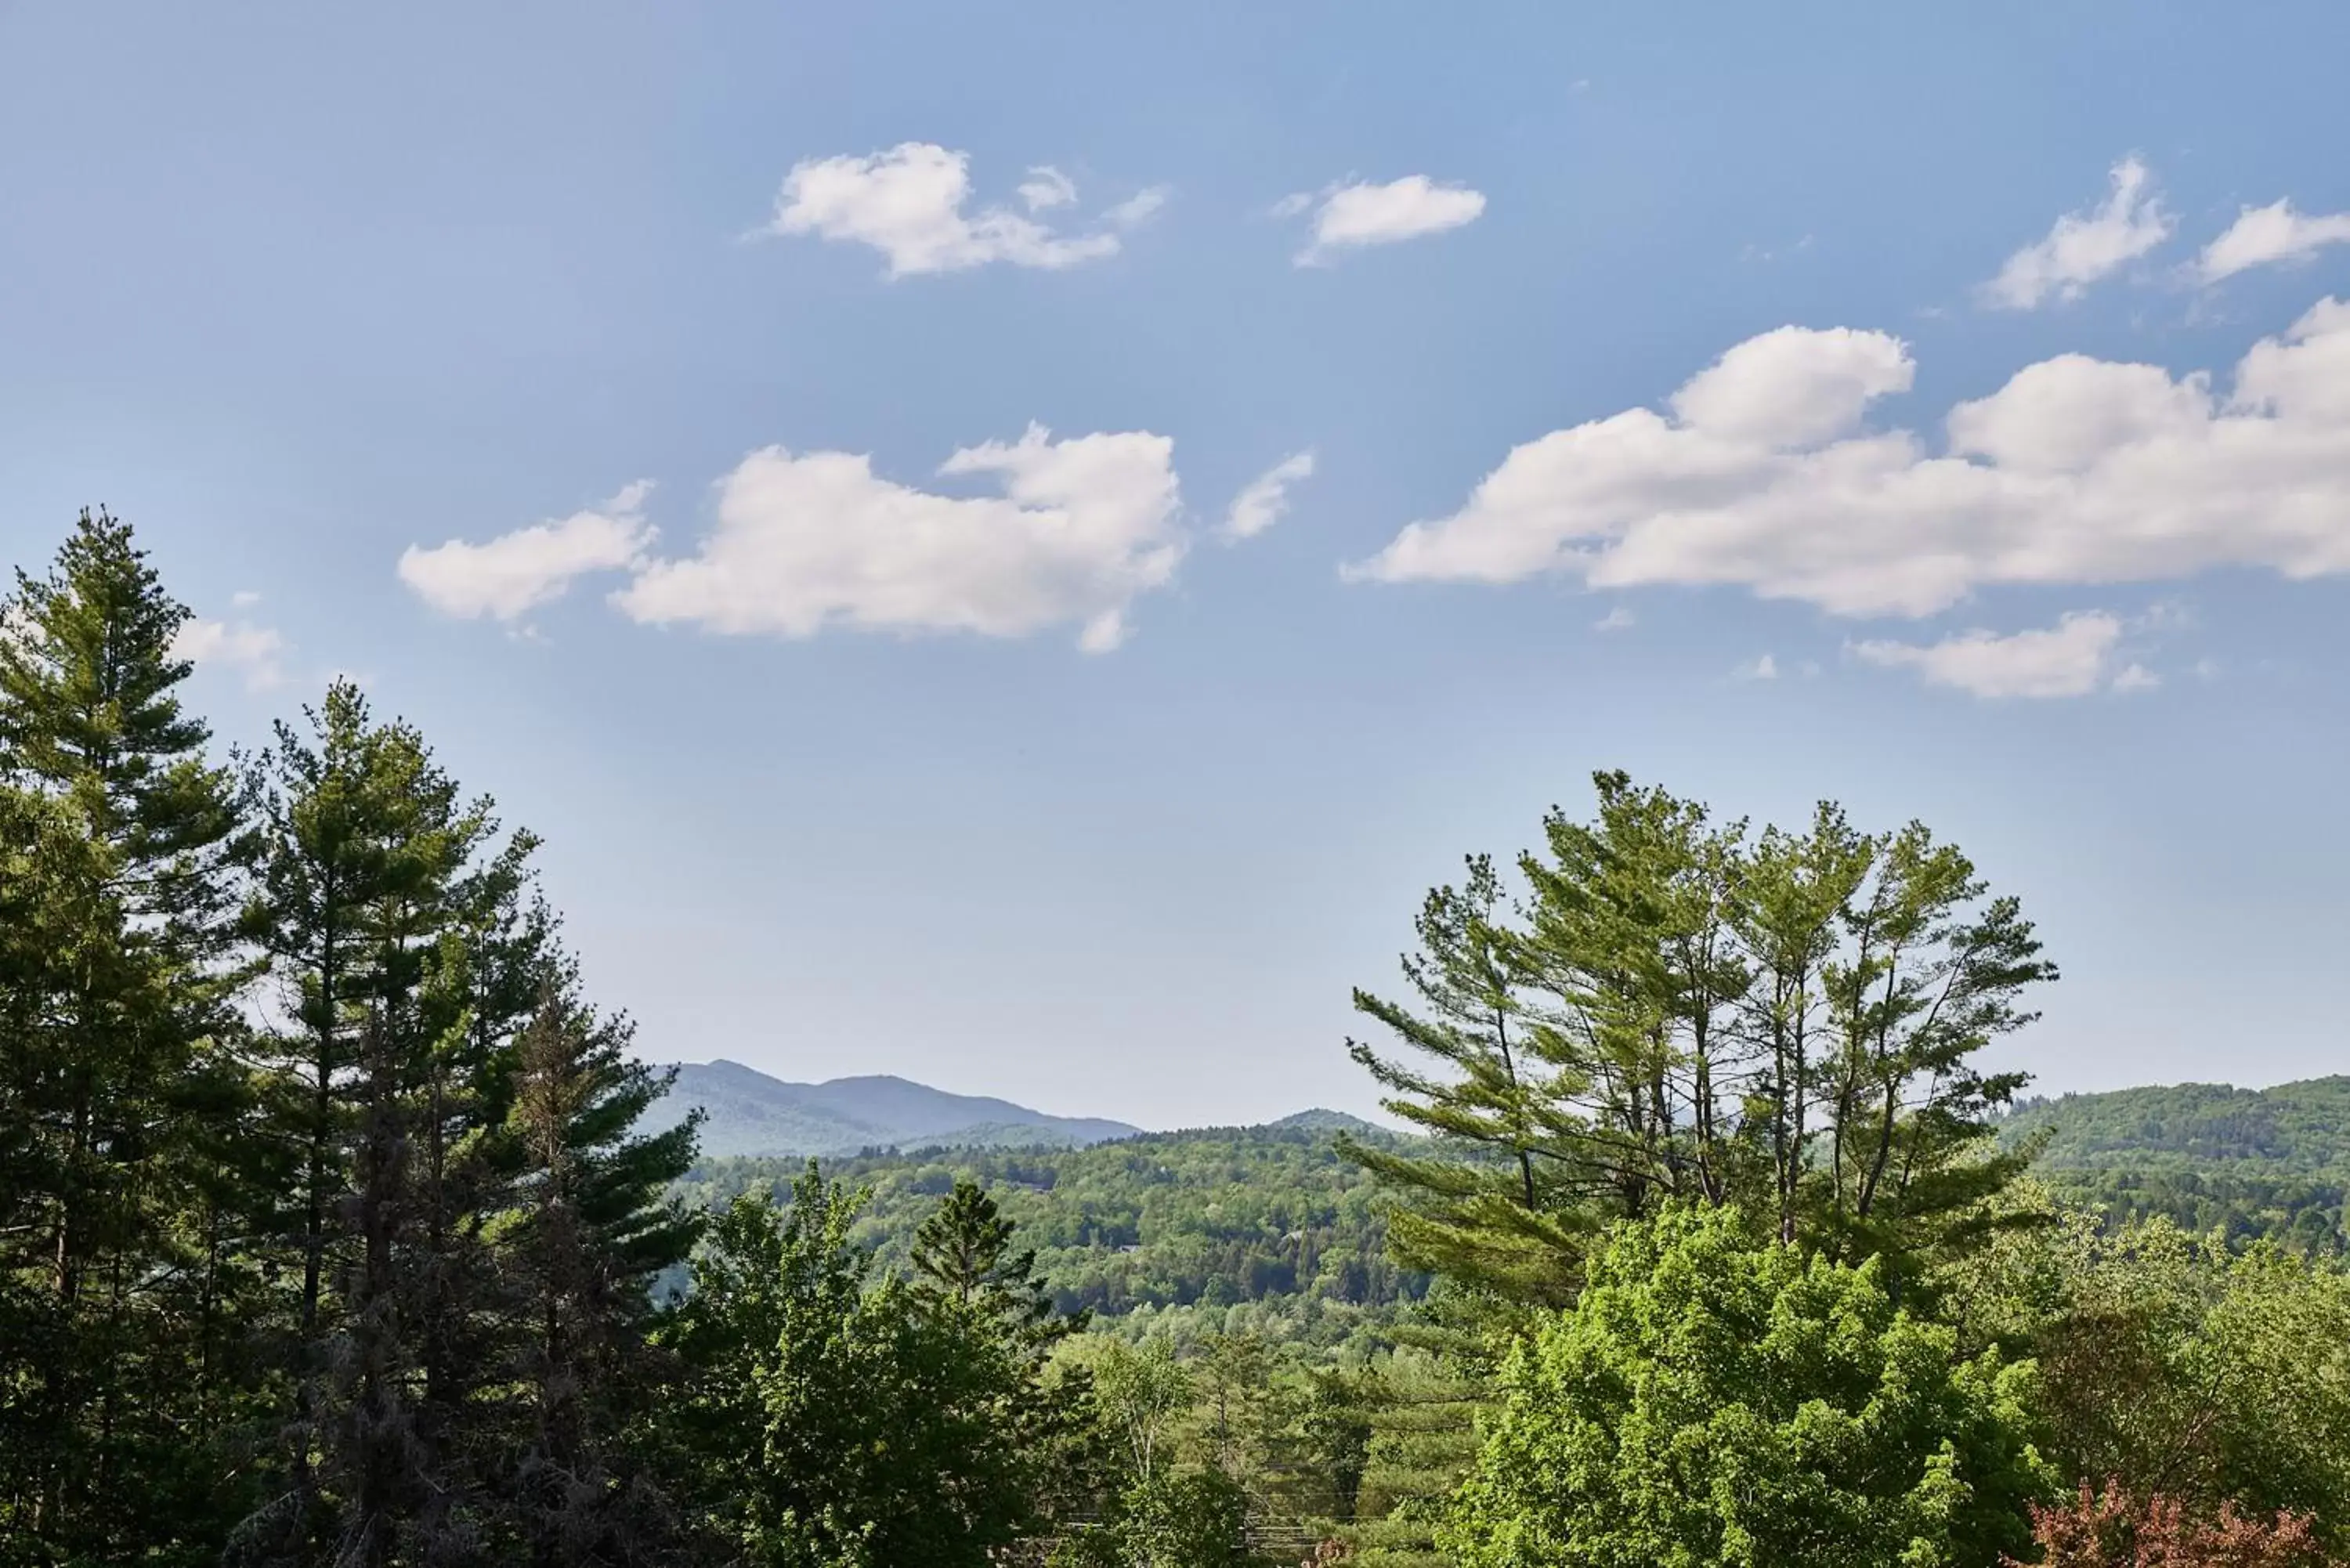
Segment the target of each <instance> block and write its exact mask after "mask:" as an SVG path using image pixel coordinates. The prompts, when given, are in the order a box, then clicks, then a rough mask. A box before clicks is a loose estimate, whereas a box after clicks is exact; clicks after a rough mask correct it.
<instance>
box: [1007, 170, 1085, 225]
mask: <svg viewBox="0 0 2350 1568" xmlns="http://www.w3.org/2000/svg"><path fill="white" fill-rule="evenodd" d="M1076 199H1077V186H1076V181H1074V180H1071V179H1070V178H1069V177H1068V176H1067V175H1066V174H1064V173H1062V172H1061V171H1059V170H1058V169H1055V168H1054V167H1053V166H1052V165H1051V164H1049V163H1039V164H1037V165H1036V166H1035V168H1034V169H1031V170H1029V171H1028V178H1026V179H1025V180H1023V181H1022V182H1020V200H1021V201H1023V202H1026V203H1027V206H1028V210H1029V211H1030V212H1032V213H1041V212H1043V211H1044V210H1045V208H1047V207H1066V206H1067V205H1068V204H1069V203H1070V202H1075V201H1076Z"/></svg>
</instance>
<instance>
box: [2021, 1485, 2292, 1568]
mask: <svg viewBox="0 0 2350 1568" xmlns="http://www.w3.org/2000/svg"><path fill="white" fill-rule="evenodd" d="M2032 1539H2033V1545H2035V1546H2036V1547H2038V1548H2039V1552H2038V1556H2037V1558H2036V1561H2037V1563H2039V1564H2040V1565H2041V1568H2327V1564H2328V1563H2331V1562H2332V1561H2333V1559H2331V1558H2329V1557H2328V1556H2327V1555H2326V1554H2325V1552H2324V1549H2323V1548H2322V1547H2321V1546H2320V1545H2319V1544H2318V1542H2317V1537H2316V1533H2315V1532H2314V1531H2313V1530H2311V1528H2310V1524H2309V1521H2308V1520H2307V1519H2306V1518H2303V1517H2302V1516H2299V1515H2295V1514H2290V1513H2283V1514H2278V1515H2276V1516H2275V1517H2274V1518H2272V1519H2260V1518H2247V1517H2245V1516H2244V1515H2241V1514H2239V1513H2238V1512H2236V1511H2235V1509H2234V1507H2233V1505H2231V1504H2224V1503H2223V1504H2221V1505H2220V1513H2219V1517H2218V1518H2216V1519H2214V1520H2210V1521H2203V1520H2199V1519H2196V1518H2194V1517H2193V1516H2191V1515H2190V1514H2189V1511H2188V1510H2187V1509H2186V1508H2185V1507H2184V1506H2183V1505H2182V1504H2180V1503H2179V1502H2178V1500H2176V1499H2174V1498H2165V1497H2161V1496H2155V1497H2148V1498H2144V1499H2140V1498H2138V1497H2136V1496H2133V1495H2132V1494H2131V1493H2130V1492H2129V1490H2127V1489H2126V1488H2123V1487H2119V1486H2109V1487H2107V1488H2106V1489H2104V1490H2102V1491H2101V1490H2098V1489H2096V1488H2094V1487H2092V1486H2090V1485H2089V1483H2087V1482H2086V1481H2084V1482H2082V1483H2081V1489H2080V1492H2079V1495H2078V1496H2077V1497H2076V1498H2074V1499H2073V1500H2071V1501H2067V1502H2065V1503H2064V1505H2062V1506H2061V1507H2059V1506H2035V1507H2034V1508H2033V1511H2032ZM2002 1563H2004V1564H2005V1568H2023V1565H2022V1563H2018V1562H2017V1561H2016V1559H2014V1558H2012V1557H2010V1558H2003V1559H2002Z"/></svg>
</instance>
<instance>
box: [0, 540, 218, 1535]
mask: <svg viewBox="0 0 2350 1568" xmlns="http://www.w3.org/2000/svg"><path fill="white" fill-rule="evenodd" d="M187 620H188V611H187V609H186V608H185V607H183V606H182V605H180V604H179V603H178V602H177V601H175V600H173V599H172V597H170V595H169V594H167V593H166V592H165V591H164V590H163V587H162V586H161V582H160V580H159V579H158V577H157V575H156V573H155V571H154V569H153V567H152V566H151V565H150V564H149V563H148V560H147V557H146V556H145V555H144V553H143V552H142V551H140V549H139V548H138V546H137V545H136V543H135V541H134V539H133V537H132V535H131V531H130V527H129V525H128V524H123V523H121V522H120V521H119V520H117V519H115V518H113V517H111V516H109V515H108V514H105V513H103V512H100V513H96V514H91V513H84V514H82V515H81V517H80V519H79V520H78V523H77V524H76V525H75V528H74V531H73V533H72V535H70V536H69V537H68V539H67V541H66V543H65V545H64V546H63V547H62V548H61V549H60V550H59V551H58V554H57V561H56V563H55V565H54V566H53V567H52V568H51V569H50V571H49V572H48V573H47V575H46V576H40V577H35V576H30V575H28V574H26V573H25V572H22V571H19V572H18V573H17V576H16V592H15V594H14V596H13V597H12V598H11V599H10V600H9V601H8V603H7V604H6V605H5V608H0V627H5V629H0V777H5V783H6V785H7V787H8V788H9V789H10V790H11V791H13V792H15V795H16V801H15V805H13V806H12V808H11V809H10V811H9V815H10V817H11V818H12V826H13V827H14V829H15V831H16V847H17V848H18V849H19V850H20V851H21V852H24V853H26V856H27V858H26V859H25V860H23V861H22V862H20V863H19V865H17V866H12V867H11V868H10V869H11V871H12V872H18V871H20V870H21V872H22V873H23V874H26V875H30V876H31V877H33V878H34V881H33V882H32V883H31V884H30V885H27V886H26V887H25V888H23V889H22V892H23V894H24V895H26V896H28V901H31V902H36V903H37V904H38V906H39V908H38V909H36V910H34V911H31V918H32V919H35V920H36V922H37V923H38V925H39V926H40V927H43V928H46V931H47V935H46V936H45V937H44V939H43V940H45V942H46V943H47V956H46V957H45V958H43V959H40V960H39V961H36V962H35V963H34V964H33V965H32V966H31V967H30V968H19V969H17V971H16V973H15V974H14V975H13V976H12V977H11V981H12V984H13V985H15V986H16V987H22V988H26V989H20V990H18V991H17V993H16V995H15V996H14V997H13V998H12V999H11V1003H10V1006H9V1012H11V1013H12V1014H13V1015H14V1021H15V1023H16V1028H14V1029H12V1030H11V1032H10V1038H9V1040H8V1041H7V1043H6V1044H5V1046H0V1049H5V1050H6V1051H7V1053H8V1055H9V1058H10V1060H9V1063H8V1065H7V1066H6V1068H5V1073H6V1082H7V1089H8V1093H9V1097H10V1100H11V1102H12V1105H13V1107H14V1113H13V1115H12V1116H11V1117H10V1118H9V1119H10V1120H11V1121H12V1122H14V1124H15V1131H14V1136H13V1139H12V1141H14V1142H16V1144H17V1145H18V1146H19V1147H17V1148H16V1150H15V1151H14V1158H12V1159H11V1160H10V1163H11V1164H12V1165H15V1166H16V1168H17V1170H18V1172H19V1173H20V1174H19V1179H20V1180H22V1181H24V1182H26V1185H24V1186H21V1187H20V1188H19V1189H18V1191H17V1192H16V1195H15V1197H14V1199H12V1202H11V1206H12V1207H14V1208H15V1209H16V1210H18V1212H19V1214H20V1215H21V1216H22V1220H21V1228H20V1229H17V1230H16V1235H18V1236H20V1237H27V1238H29V1239H30V1241H31V1246H30V1247H29V1248H27V1247H23V1246H12V1247H11V1248H10V1249H9V1254H8V1256H7V1258H6V1265H7V1270H8V1273H9V1275H10V1277H11V1286H10V1288H11V1290H12V1291H14V1292H16V1293H19V1294H21V1293H22V1292H23V1291H25V1290H26V1289H27V1288H32V1289H36V1290H37V1291H39V1292H40V1293H42V1294H44V1295H45V1296H46V1298H47V1299H46V1302H45V1303H44V1307H43V1310H42V1312H41V1314H39V1323H38V1327H37V1331H36V1333H35V1334H33V1335H32V1336H30V1337H28V1338H26V1339H25V1340H23V1341H20V1342H16V1345H14V1346H12V1348H16V1349H18V1350H19V1352H20V1354H26V1355H28V1356H29V1357H31V1358H32V1359H31V1360H30V1361H29V1364H26V1365H20V1366H16V1367H15V1368H12V1369H11V1370H10V1371H9V1372H8V1373H7V1374H6V1375H5V1381H6V1384H7V1386H8V1387H9V1389H10V1392H9V1394H8V1396H7V1399H8V1402H9V1403H10V1404H11V1405H12V1406H15V1407H17V1408H19V1409H22V1410H26V1411H38V1412H39V1417H38V1418H37V1419H36V1420H35V1421H34V1422H33V1423H32V1426H31V1428H30V1431H31V1434H32V1438H31V1440H29V1441H27V1442H26V1443H25V1444H24V1445H23V1446H21V1447H16V1448H13V1449H11V1450H10V1452H9V1453H8V1454H7V1455H6V1457H5V1458H0V1469H5V1470H6V1472H7V1474H6V1477H5V1481H0V1492H5V1495H7V1496H8V1497H9V1498H11V1499H12V1501H10V1502H9V1503H8V1504H7V1505H6V1506H7V1507H8V1508H9V1511H10V1514H11V1516H12V1521H18V1522H20V1523H21V1527H22V1528H23V1529H24V1530H25V1531H26V1532H27V1534H28V1535H29V1536H30V1537H32V1538H36V1539H38V1540H40V1541H42V1542H47V1543H48V1545H49V1548H50V1549H52V1550H55V1551H57V1552H64V1553H75V1552H79V1553H84V1554H88V1555H92V1556H97V1557H105V1556H109V1555H116V1554H127V1553H130V1552H148V1551H165V1552H168V1551H170V1550H172V1544H171V1543H172V1542H174V1541H176V1540H178V1539H180V1537H181V1535H182V1529H183V1527H188V1526H189V1523H190V1521H189V1520H188V1517H187V1515H186V1514H184V1513H182V1512H179V1511H174V1510H170V1509H159V1510H157V1511H153V1512H151V1513H146V1512H130V1511H125V1510H123V1509H122V1508H121V1507H120V1501H119V1500H120V1496H121V1494H122V1492H123V1490H124V1489H126V1488H138V1489H150V1488H151V1489H156V1490H161V1491H162V1492H165V1493H171V1492H174V1491H177V1492H182V1493H184V1494H185V1500H186V1501H187V1502H188V1503H189V1504H190V1505H191V1506H192V1507H194V1508H195V1509H196V1510H197V1511H198V1512H199V1513H201V1512H202V1511H203V1509H204V1507H205V1505H206V1504H207V1503H208V1502H209V1501H211V1500H212V1498H213V1497H214V1496H216V1495H217V1490H216V1489H209V1488H204V1487H201V1486H192V1485H189V1484H187V1483H188V1477H187V1475H186V1474H185V1473H184V1472H185V1470H186V1469H187V1466H188V1463H189V1461H190V1457H191V1453H192V1449H193V1448H194V1446H195V1445H194V1444H192V1441H191V1438H192V1436H194V1435H201V1437H202V1438H203V1439H204V1440H210V1439H212V1438H215V1437H217V1436H218V1425H219V1417H220V1413H221V1411H222V1409H223V1407H224V1406H223V1401H222V1398H221V1396H222V1394H223V1389H222V1386H221V1380H222V1379H223V1378H224V1376H226V1368H227V1366H228V1364H229V1360H230V1358H229V1356H228V1355H226V1354H225V1345H224V1337H223V1334H224V1329H223V1325H224V1323H225V1322H226V1321H227V1314H224V1313H222V1312H221V1311H219V1310H218V1309H219V1306H220V1303H219V1300H218V1287H219V1284H220V1282H221V1279H222V1276H223V1273H224V1271H223V1269H222V1268H221V1266H220V1262H221V1257H220V1255H221V1250H222V1248H223V1246H224V1241H225V1238H224V1227H223V1225H222V1223H221V1215H220V1212H219V1206H220V1204H221V1201H222V1199H223V1197H224V1189H223V1184H222V1183H221V1182H220V1181H219V1180H217V1179H214V1176H215V1172H214V1171H213V1165H214V1164H215V1163H216V1159H217V1155H218V1152H219V1150H220V1149H221V1148H222V1147H223V1146H224V1142H225V1141H226V1140H227V1139H228V1137H229V1135H230V1134H231V1133H232V1132H233V1130H234V1123H235V1119H236V1116H237V1115H238V1108H239V1105H240V1095H239V1090H240V1087H241V1074H240V1072H239V1069H238V1067H237V1064H236V1061H235V1058H234V1052H233V1045H234V1039H235V1037H236V1035H237V1034H238V1033H240V1031H241V1027H242V1025H241V1021H240V1020H239V1018H238V1016H237V1013H236V1011H235V1008H234V998H235V996H236V994H237V992H238V991H239V989H240V987H241V986H242V985H243V983H244V980H245V979H246V975H245V972H244V970H243V969H242V968H241V967H240V966H239V964H238V963H237V961H236V951H235V932H234V920H233V918H232V917H233V913H234V905H235V900H236V898H237V877H236V875H235V867H234V861H235V857H236V854H237V848H238V842H239V809H238V800H237V795H236V791H235V789H234V780H233V777H232V775H231V774H230V773H229V772H228V771H227V770H225V769H224V768H221V767H219V766H217V765H215V764H213V763H211V762H210V761H209V760H208V759H207V758H206V756H205V746H206V743H207V741H208V739H209V736H208V732H207V731H206V729H205V726H204V725H203V722H201V721H200V720H198V719H196V718H194V717H193V716H192V715H190V714H189V713H188V712H187V711H185V710H184V709H183V708H182V704H181V701H180V698H179V692H178V688H179V686H180V684H181V683H182V681H183V680H186V678H187V677H188V675H189V673H190V670H191V665H190V663H189V661H188V660H187V659H184V658H182V657H181V656H180V654H179V652H178V651H177V648H178V639H179V636H180V633H181V631H182V628H183V627H184V626H185V625H186V623H187ZM69 841H72V842H73V844H74V847H70V848H68V842H69ZM34 1254H37V1256H35V1255H34ZM31 1276H38V1277H37V1279H36V1278H33V1277H31ZM0 1354H5V1353H0Z"/></svg>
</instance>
